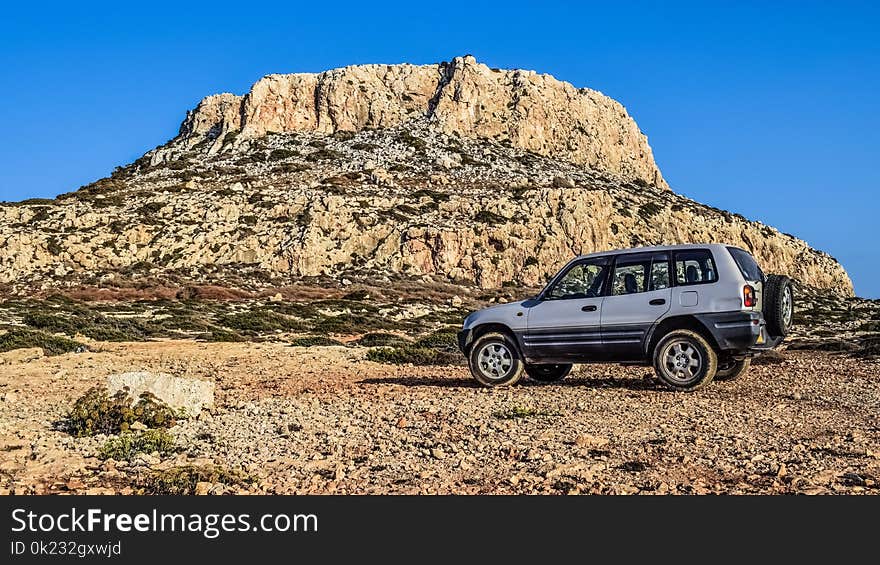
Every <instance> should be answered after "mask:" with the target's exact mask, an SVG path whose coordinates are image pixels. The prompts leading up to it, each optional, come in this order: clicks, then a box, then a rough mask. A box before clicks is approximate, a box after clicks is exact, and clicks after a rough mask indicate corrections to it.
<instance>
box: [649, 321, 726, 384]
mask: <svg viewBox="0 0 880 565" xmlns="http://www.w3.org/2000/svg"><path fill="white" fill-rule="evenodd" d="M717 370H718V354H717V353H716V352H715V350H714V349H713V348H712V346H711V345H710V344H709V342H708V341H706V339H705V338H704V337H703V336H701V335H700V334H698V333H697V332H694V331H691V330H673V331H671V332H669V333H668V334H666V335H665V336H663V338H662V339H661V340H660V342H659V343H658V344H657V347H655V348H654V371H655V372H656V373H657V377H658V378H659V379H660V380H661V381H662V382H663V384H665V385H666V386H668V387H669V388H671V389H674V390H681V391H692V390H697V389H699V388H702V387H704V386H706V385H707V384H709V383H710V382H712V379H713V378H714V377H715V372H716V371H717Z"/></svg>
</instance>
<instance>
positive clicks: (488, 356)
mask: <svg viewBox="0 0 880 565" xmlns="http://www.w3.org/2000/svg"><path fill="white" fill-rule="evenodd" d="M468 365H469V366H470V369H471V374H472V375H473V376H474V378H475V379H476V380H477V382H478V383H480V384H481V385H483V386H504V385H512V384H514V383H516V382H517V381H518V380H519V379H520V378H521V377H522V374H523V367H524V365H525V364H524V363H523V361H522V357H520V354H519V350H518V349H517V348H516V345H515V344H514V343H513V341H512V340H511V339H510V338H509V337H507V336H506V335H504V334H501V333H487V334H485V335H482V336H480V337H479V338H477V340H476V341H475V342H474V344H473V345H472V346H471V350H470V355H468Z"/></svg>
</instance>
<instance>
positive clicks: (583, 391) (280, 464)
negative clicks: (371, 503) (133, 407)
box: [0, 340, 880, 494]
mask: <svg viewBox="0 0 880 565" xmlns="http://www.w3.org/2000/svg"><path fill="white" fill-rule="evenodd" d="M92 349H96V350H97V351H90V352H84V353H69V354H66V355H60V356H54V357H46V356H43V355H42V354H41V351H40V350H35V349H28V350H17V351H13V352H10V353H5V354H2V355H0V489H2V490H0V492H2V493H7V494H8V493H65V492H73V493H130V492H133V491H134V489H133V485H135V484H136V480H137V478H138V477H139V476H142V475H143V473H145V472H147V471H149V470H150V469H162V468H166V467H169V466H174V465H181V464H185V463H205V462H208V463H214V464H217V465H222V466H224V467H227V468H229V469H239V470H242V471H244V472H245V473H247V474H248V475H249V476H251V477H253V479H254V480H253V482H251V483H250V484H246V485H242V486H236V487H228V486H223V485H215V486H214V487H212V488H211V489H210V490H209V492H256V493H459V494H464V493H560V494H564V493H627V494H629V493H646V494H648V493H654V494H662V493H806V494H818V493H861V494H878V493H880V363H878V362H877V361H867V360H859V359H855V358H852V357H850V356H847V355H844V354H840V353H822V352H807V351H803V352H801V351H788V352H785V354H784V355H785V360H784V361H783V362H781V363H778V364H767V365H759V366H753V368H752V369H751V371H750V373H749V374H748V375H747V376H745V377H744V378H743V379H741V380H739V381H737V382H733V383H712V384H711V385H710V386H708V387H707V388H705V389H704V390H702V391H699V392H696V393H674V392H670V391H667V390H666V389H665V388H663V387H662V386H661V385H660V384H659V383H658V382H657V381H656V380H655V378H654V377H653V373H652V371H651V370H650V369H647V368H644V367H629V368H623V367H618V366H610V365H592V366H582V367H576V368H575V371H574V372H573V373H572V375H570V376H569V377H568V378H567V379H566V380H565V381H563V382H562V383H560V384H556V385H538V384H534V383H531V382H528V381H522V382H521V384H519V385H517V386H515V387H510V388H504V389H494V390H487V389H483V388H479V387H477V386H475V383H474V382H473V381H472V380H471V378H470V375H469V373H468V371H467V369H466V368H465V367H463V366H449V367H412V366H394V365H382V364H378V363H374V362H371V361H367V360H365V358H364V356H365V351H366V350H365V349H364V348H350V347H338V346H330V347H310V348H306V347H290V346H286V345H283V344H274V343H200V342H193V341H179V340H178V341H157V342H145V343H113V344H110V343H107V344H99V345H98V346H97V347H92ZM132 370H150V371H164V372H169V373H172V374H175V375H179V376H192V377H198V378H203V379H210V380H212V381H213V382H215V383H216V387H217V389H216V403H217V406H216V409H215V410H214V411H213V412H212V413H203V414H202V415H201V416H200V417H199V418H197V419H193V420H187V421H184V422H182V423H180V424H178V425H177V426H175V427H174V428H172V429H171V433H172V434H173V435H174V436H175V440H176V444H177V445H178V447H179V449H180V451H179V452H177V453H175V454H172V455H168V456H159V455H158V454H156V453H154V454H152V455H149V454H144V455H140V456H138V457H137V458H136V459H134V460H133V461H132V462H130V463H126V462H115V461H112V460H110V461H102V460H100V459H98V458H97V457H96V455H97V451H98V449H99V448H100V446H101V444H102V443H103V441H104V440H105V439H106V438H102V437H94V438H82V439H75V438H73V437H71V436H70V435H68V434H67V433H65V432H64V431H60V430H57V429H56V425H57V422H58V421H59V420H60V419H62V418H63V417H64V415H65V414H66V413H67V411H68V410H69V409H70V407H71V406H72V404H73V402H74V401H75V400H76V398H78V397H79V396H80V395H81V394H82V393H83V392H85V391H86V390H87V389H88V388H89V387H91V386H94V385H96V384H101V383H102V382H103V381H104V378H105V377H106V376H107V375H109V374H112V373H117V372H125V371H132Z"/></svg>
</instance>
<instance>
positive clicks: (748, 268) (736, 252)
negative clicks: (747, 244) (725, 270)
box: [727, 247, 764, 281]
mask: <svg viewBox="0 0 880 565" xmlns="http://www.w3.org/2000/svg"><path fill="white" fill-rule="evenodd" d="M727 250H728V251H730V255H731V256H732V257H733V260H734V261H736V264H737V266H738V267H739V270H740V272H742V275H743V277H745V279H746V280H747V281H763V280H764V272H763V271H761V267H759V266H758V262H757V261H755V258H754V257H752V256H751V254H750V253H749V252H748V251H744V250H742V249H739V248H737V247H728V248H727Z"/></svg>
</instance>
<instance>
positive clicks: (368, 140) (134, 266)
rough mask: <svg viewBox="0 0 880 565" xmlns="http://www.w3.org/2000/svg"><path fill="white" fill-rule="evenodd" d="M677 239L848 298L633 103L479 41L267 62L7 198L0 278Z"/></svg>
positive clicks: (413, 264) (551, 263)
mask: <svg viewBox="0 0 880 565" xmlns="http://www.w3.org/2000/svg"><path fill="white" fill-rule="evenodd" d="M679 242H721V243H728V244H732V245H737V246H740V247H743V248H746V249H748V250H750V251H752V252H753V253H754V254H755V256H756V257H757V259H758V260H759V262H760V263H761V264H762V266H763V267H764V268H765V270H767V271H769V272H777V273H784V274H788V275H790V276H792V277H794V278H796V279H798V280H800V281H802V282H804V283H807V284H809V285H812V286H815V287H819V288H828V289H835V290H837V291H838V292H842V293H844V294H847V295H851V294H852V292H853V289H852V283H851V281H850V279H849V277H848V276H847V274H846V272H845V271H844V269H843V267H842V266H841V265H840V264H839V263H838V262H837V261H835V260H834V259H833V258H832V257H830V256H828V255H827V254H825V253H822V252H821V251H817V250H815V249H812V248H811V247H810V246H809V245H807V244H806V243H805V242H804V241H802V240H800V239H797V238H796V237H794V236H791V235H787V234H782V233H780V232H779V231H777V230H776V229H774V228H772V227H769V226H765V225H763V224H761V223H758V222H752V221H749V220H747V219H746V218H744V217H742V216H738V215H734V214H730V213H728V212H725V211H722V210H717V209H714V208H711V207H709V206H705V205H702V204H699V203H697V202H694V201H692V200H689V199H687V198H685V197H683V196H680V195H678V194H675V193H674V192H673V191H672V190H670V189H669V188H668V187H667V186H666V184H665V182H664V181H663V179H662V177H661V176H660V173H659V171H658V169H657V166H656V165H655V164H654V160H653V157H652V155H651V150H650V148H649V147H648V145H647V141H646V139H645V137H644V135H642V134H641V132H640V131H639V129H638V127H637V126H636V124H635V123H634V122H633V120H632V119H631V118H629V116H628V115H627V114H626V111H625V110H624V109H623V107H622V106H621V105H620V104H618V103H617V102H614V101H613V100H610V99H609V98H606V97H605V96H602V95H601V94H599V93H597V92H595V91H592V90H588V89H576V88H574V87H573V86H571V85H569V84H566V83H562V82H559V81H557V80H555V79H553V78H552V77H549V76H546V75H538V74H536V73H533V72H528V71H498V70H493V69H489V68H487V67H486V66H484V65H481V64H478V63H477V62H475V61H474V60H473V58H470V57H464V58H458V59H455V60H453V61H452V62H451V63H444V64H440V65H428V66H412V65H392V66H385V65H364V66H357V67H347V68H344V69H337V70H333V71H328V72H325V73H321V74H297V75H271V76H268V77H265V78H263V79H261V80H260V81H258V82H257V83H256V84H255V85H254V86H253V88H252V89H251V90H250V92H248V93H247V94H246V95H244V96H241V97H240V96H235V95H232V94H220V95H215V96H209V97H208V98H205V99H204V100H203V101H202V102H201V103H200V104H199V105H198V107H197V108H196V109H195V110H193V111H191V112H189V113H188V114H187V117H186V120H185V121H184V123H183V125H182V126H181V131H180V135H179V136H178V137H177V138H175V139H173V140H171V141H170V142H169V143H167V144H165V145H163V146H161V147H159V148H157V149H155V150H153V151H150V152H148V153H147V154H146V155H145V156H144V157H142V158H141V159H138V160H137V161H136V162H134V163H132V164H131V165H128V166H126V167H122V168H120V169H118V170H117V171H116V172H114V174H113V175H112V176H110V177H108V178H105V179H101V180H99V181H97V182H95V183H93V184H91V185H88V186H86V187H82V188H81V189H80V190H78V191H75V192H71V193H68V194H64V195H61V196H60V197H59V198H58V199H56V200H51V201H40V202H24V203H17V204H8V205H0V283H6V284H11V285H12V286H13V287H15V288H25V287H27V288H33V287H54V286H59V285H78V284H100V283H101V281H106V280H108V279H112V278H120V277H134V278H137V277H142V278H145V277H152V278H155V277H161V276H163V275H164V274H168V273H174V275H175V276H176V277H177V278H178V279H180V278H181V277H182V278H184V279H186V280H192V281H199V280H203V279H205V278H206V277H208V276H211V277H212V278H213V279H216V278H217V277H220V278H222V276H223V273H235V274H236V275H242V274H250V275H252V276H253V277H254V280H264V279H265V278H267V277H270V278H272V279H273V280H275V281H281V282H282V283H285V284H295V283H296V281H297V280H298V279H299V278H301V277H309V276H317V275H323V276H332V277H338V278H340V279H341V278H342V277H346V278H349V279H352V280H355V279H357V278H359V277H371V278H372V280H380V281H381V280H382V279H383V278H386V277H394V276H401V275H403V276H413V277H425V276H427V277H436V278H440V279H443V280H446V281H452V282H456V283H461V284H476V285H478V286H481V287H484V288H492V287H500V286H503V285H529V286H534V285H537V284H540V283H542V282H543V281H544V280H546V278H547V277H548V276H549V275H550V274H552V273H553V272H554V271H555V270H556V269H557V268H558V267H559V266H560V265H561V264H562V263H564V262H565V261H567V260H568V259H569V258H570V257H571V256H572V255H574V254H577V253H588V252H592V251H599V250H604V249H612V248H621V247H631V246H639V245H652V244H661V243H679Z"/></svg>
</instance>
